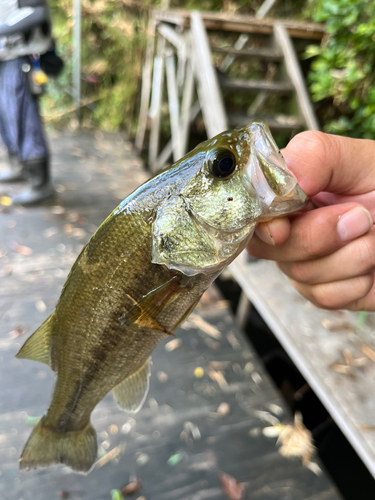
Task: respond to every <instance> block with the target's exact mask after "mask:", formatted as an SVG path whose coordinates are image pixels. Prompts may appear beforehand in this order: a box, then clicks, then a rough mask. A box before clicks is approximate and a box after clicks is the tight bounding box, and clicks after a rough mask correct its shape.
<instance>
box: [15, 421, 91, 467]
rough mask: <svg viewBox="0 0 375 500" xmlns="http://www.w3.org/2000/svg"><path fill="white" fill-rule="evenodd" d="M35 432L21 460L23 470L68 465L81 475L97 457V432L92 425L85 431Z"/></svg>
mask: <svg viewBox="0 0 375 500" xmlns="http://www.w3.org/2000/svg"><path fill="white" fill-rule="evenodd" d="M44 419H45V417H43V418H42V419H41V420H40V421H39V422H38V424H37V425H36V427H35V428H34V430H33V432H32V433H31V436H30V437H29V440H28V441H27V443H26V445H25V448H24V450H23V452H22V456H21V458H20V469H30V468H31V469H36V468H37V467H46V466H47V465H52V464H59V463H60V464H65V465H68V466H69V467H71V468H72V469H73V470H75V471H78V472H88V471H89V470H90V469H91V467H92V465H93V463H94V461H95V459H96V454H97V442H96V432H95V430H94V428H93V427H92V426H91V424H90V423H88V425H87V426H86V427H85V429H83V430H82V431H72V432H67V433H64V434H59V433H57V432H54V431H53V430H51V429H49V428H48V427H45V426H44V425H43V423H44Z"/></svg>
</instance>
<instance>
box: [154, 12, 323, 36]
mask: <svg viewBox="0 0 375 500" xmlns="http://www.w3.org/2000/svg"><path fill="white" fill-rule="evenodd" d="M190 14H191V11H188V10H168V11H159V10H156V11H154V15H155V17H156V19H157V20H159V21H165V22H168V23H171V24H176V25H179V26H184V27H185V28H189V27H190ZM200 14H201V17H202V21H203V23H204V25H205V27H206V29H212V30H218V31H232V32H240V33H259V34H264V35H272V33H273V26H274V24H275V23H276V22H277V20H275V19H271V18H268V19H257V18H256V17H252V16H241V15H234V14H224V13H220V12H200ZM283 24H284V26H285V28H286V29H287V31H288V33H289V35H290V36H291V37H293V38H304V39H308V40H321V39H322V38H323V36H324V33H325V27H324V25H323V24H316V23H303V22H297V21H289V20H285V21H283Z"/></svg>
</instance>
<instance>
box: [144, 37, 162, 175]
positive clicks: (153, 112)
mask: <svg viewBox="0 0 375 500" xmlns="http://www.w3.org/2000/svg"><path fill="white" fill-rule="evenodd" d="M164 50H165V38H163V37H162V36H161V35H159V36H158V48H157V55H156V56H155V58H154V74H153V82H152V96H151V106H150V112H149V116H150V118H151V132H150V147H149V151H148V163H149V166H150V169H151V171H152V172H153V171H154V164H155V160H156V158H157V156H158V151H159V136H160V113H161V101H162V97H163V83H164V78H163V75H164V71H163V66H164Z"/></svg>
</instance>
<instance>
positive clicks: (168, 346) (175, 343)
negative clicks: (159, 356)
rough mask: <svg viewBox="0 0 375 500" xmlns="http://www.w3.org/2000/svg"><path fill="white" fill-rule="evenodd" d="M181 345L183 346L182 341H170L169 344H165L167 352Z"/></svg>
mask: <svg viewBox="0 0 375 500" xmlns="http://www.w3.org/2000/svg"><path fill="white" fill-rule="evenodd" d="M181 345H182V340H181V339H173V340H170V341H169V342H168V343H167V344H165V350H166V351H168V352H171V351H174V350H175V349H177V348H178V347H180V346H181Z"/></svg>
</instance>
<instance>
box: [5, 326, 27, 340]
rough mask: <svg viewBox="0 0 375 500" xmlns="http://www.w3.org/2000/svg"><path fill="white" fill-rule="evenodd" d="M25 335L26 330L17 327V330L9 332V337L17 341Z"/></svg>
mask: <svg viewBox="0 0 375 500" xmlns="http://www.w3.org/2000/svg"><path fill="white" fill-rule="evenodd" d="M24 333H26V330H25V329H24V328H23V327H22V326H17V328H15V329H14V330H12V331H11V332H9V333H8V335H9V337H10V338H12V339H15V338H17V337H21V335H24Z"/></svg>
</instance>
